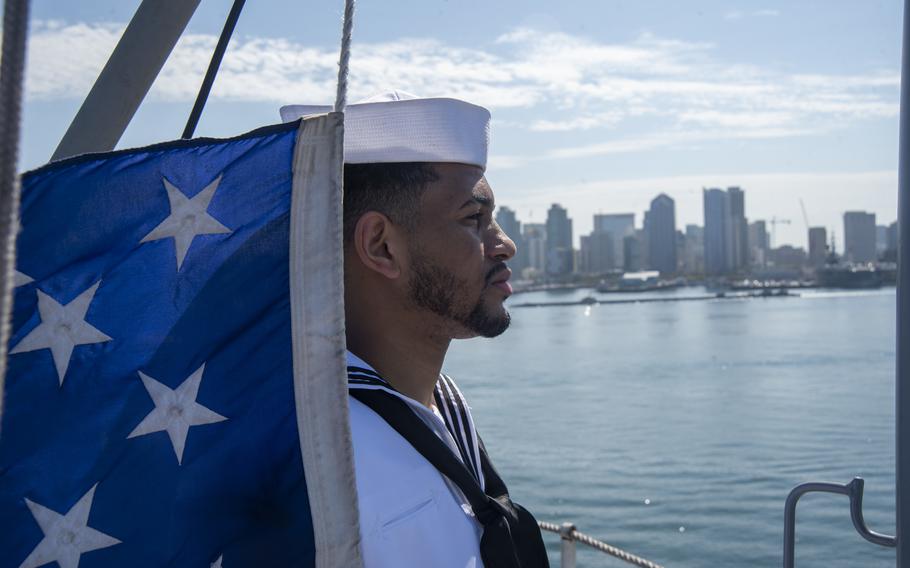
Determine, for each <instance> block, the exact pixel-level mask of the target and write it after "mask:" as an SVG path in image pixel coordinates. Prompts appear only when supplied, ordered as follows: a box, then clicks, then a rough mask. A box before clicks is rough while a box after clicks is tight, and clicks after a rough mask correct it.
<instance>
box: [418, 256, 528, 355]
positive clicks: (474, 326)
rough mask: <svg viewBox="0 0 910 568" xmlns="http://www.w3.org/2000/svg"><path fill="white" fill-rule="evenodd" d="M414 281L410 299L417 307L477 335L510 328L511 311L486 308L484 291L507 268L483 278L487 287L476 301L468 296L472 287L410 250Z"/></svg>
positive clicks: (495, 334)
mask: <svg viewBox="0 0 910 568" xmlns="http://www.w3.org/2000/svg"><path fill="white" fill-rule="evenodd" d="M411 258H412V267H411V270H412V272H411V278H410V280H409V282H408V297H409V299H410V301H411V303H412V304H414V305H415V306H417V307H418V308H423V309H426V310H429V311H430V312H432V313H434V314H436V315H438V316H442V317H444V318H446V319H448V320H450V321H453V322H455V323H456V324H458V325H459V326H461V327H462V328H464V329H467V330H468V331H469V332H471V333H472V334H474V335H479V336H481V337H496V336H497V335H500V334H501V333H502V332H504V331H505V330H506V329H508V327H509V324H510V323H511V321H512V318H511V316H510V315H509V312H508V310H506V309H505V308H504V307H502V306H501V305H500V306H498V307H496V308H491V307H489V306H487V304H486V303H485V302H484V294H483V292H484V291H485V290H486V289H487V287H488V286H489V280H490V278H492V276H493V274H495V273H496V272H499V271H500V270H501V269H502V268H504V266H505V265H504V264H501V265H497V266H494V267H493V268H492V269H491V270H490V271H489V272H488V273H487V274H486V277H485V279H484V287H483V289H482V290H481V292H480V293H479V294H478V295H477V298H476V300H473V299H471V298H468V297H466V295H467V291H468V290H470V289H471V288H472V286H471V285H470V284H469V283H468V282H467V281H466V280H464V279H462V278H459V277H458V276H457V275H456V274H455V273H454V272H452V271H451V270H449V269H447V268H444V267H442V266H440V265H439V264H437V263H435V262H433V261H432V260H431V259H430V257H429V256H427V255H424V254H422V253H421V252H419V251H416V250H412V251H411Z"/></svg>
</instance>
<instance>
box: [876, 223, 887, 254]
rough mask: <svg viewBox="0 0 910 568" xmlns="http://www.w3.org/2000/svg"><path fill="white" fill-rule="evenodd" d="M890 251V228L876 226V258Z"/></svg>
mask: <svg viewBox="0 0 910 568" xmlns="http://www.w3.org/2000/svg"><path fill="white" fill-rule="evenodd" d="M887 249H888V226H887V225H876V226H875V256H876V258H877V257H880V256H881V255H882V253H883V252H885V251H886V250H887Z"/></svg>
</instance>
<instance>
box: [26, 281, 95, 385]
mask: <svg viewBox="0 0 910 568" xmlns="http://www.w3.org/2000/svg"><path fill="white" fill-rule="evenodd" d="M100 284H101V281H100V280H99V281H98V282H96V283H95V285H94V286H92V287H91V288H89V289H88V290H86V291H85V292H83V293H81V294H79V295H78V296H77V297H76V299H75V300H73V301H72V302H70V303H68V304H66V305H65V306H64V305H63V304H60V303H58V302H57V300H55V299H53V298H51V297H50V296H48V295H47V294H45V293H44V292H42V291H41V290H38V314H39V316H40V317H41V323H40V324H38V327H36V328H35V329H33V330H32V331H30V332H29V334H28V335H26V336H25V337H24V338H22V341H20V342H19V343H17V344H16V346H15V347H13V349H12V351H10V355H14V354H16V353H25V352H27V351H37V350H38V349H50V350H51V355H53V357H54V367H56V368H57V377H58V378H59V380H60V386H63V377H64V375H66V370H67V368H69V364H70V358H71V356H72V354H73V349H74V348H75V347H76V346H77V345H89V344H91V343H103V342H105V341H110V340H111V338H110V337H108V336H107V335H105V334H104V333H102V332H101V331H99V330H98V329H96V328H95V327H93V326H92V325H91V324H90V323H88V322H86V321H85V313H86V312H87V311H88V307H89V304H91V303H92V298H94V297H95V291H97V290H98V286H99V285H100Z"/></svg>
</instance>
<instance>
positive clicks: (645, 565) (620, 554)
mask: <svg viewBox="0 0 910 568" xmlns="http://www.w3.org/2000/svg"><path fill="white" fill-rule="evenodd" d="M537 524H538V525H539V526H540V528H541V529H543V530H545V531H550V532H555V533H557V534H560V535H562V531H561V530H560V526H559V525H556V524H553V523H546V522H543V521H538V523H537ZM563 538H564V537H563ZM569 538H570V539H571V540H574V541H577V542H580V543H582V544H586V545H588V546H590V547H591V548H594V549H597V550H599V551H601V552H606V553H607V554H609V555H610V556H613V557H615V558H619V559H620V560H624V561H626V562H628V563H629V564H632V565H635V566H640V567H641V568H661V566H660V565H659V564H655V563H654V562H651V561H650V560H645V559H644V558H641V557H639V556H635V555H634V554H632V553H631V552H626V551H625V550H622V549H620V548H616V547H615V546H611V545H609V544H607V543H605V542H601V541H599V540H597V539H596V538H593V537H590V536H588V535H586V534H585V533H582V532H578V531H577V530H575V529H572V530H571V532H569Z"/></svg>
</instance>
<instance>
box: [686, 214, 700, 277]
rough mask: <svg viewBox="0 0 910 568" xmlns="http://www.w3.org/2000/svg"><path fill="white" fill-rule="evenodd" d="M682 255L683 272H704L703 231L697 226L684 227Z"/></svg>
mask: <svg viewBox="0 0 910 568" xmlns="http://www.w3.org/2000/svg"><path fill="white" fill-rule="evenodd" d="M684 250H685V254H684V255H683V265H684V270H685V272H686V273H688V274H704V272H705V230H704V229H703V228H701V227H699V226H698V225H686V240H685V245H684Z"/></svg>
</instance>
